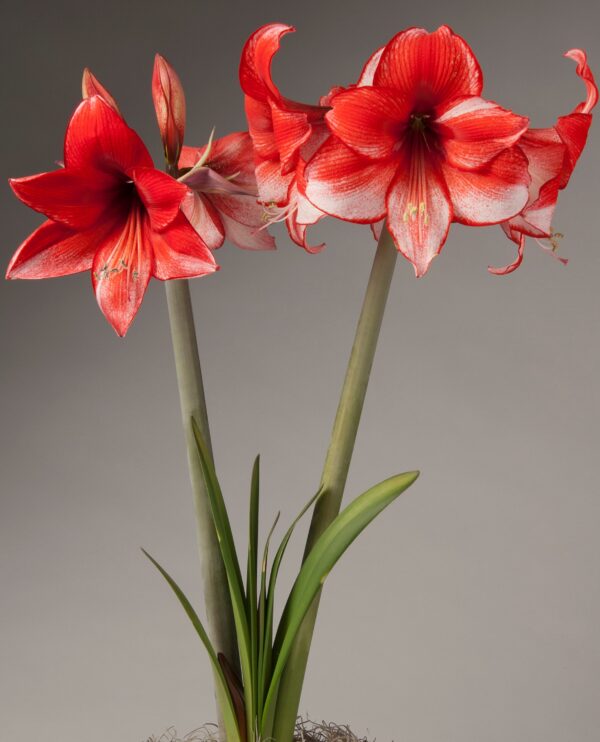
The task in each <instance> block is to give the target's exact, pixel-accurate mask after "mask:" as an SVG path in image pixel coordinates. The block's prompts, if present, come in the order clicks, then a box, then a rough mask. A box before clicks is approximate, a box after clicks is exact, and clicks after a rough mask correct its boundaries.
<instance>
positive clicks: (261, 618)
mask: <svg viewBox="0 0 600 742" xmlns="http://www.w3.org/2000/svg"><path fill="white" fill-rule="evenodd" d="M280 515H281V513H277V515H276V516H275V521H274V522H273V525H272V526H271V530H270V531H269V533H268V535H267V540H266V541H265V547H264V551H263V558H262V562H261V566H260V593H259V597H258V681H257V686H258V693H257V697H256V713H257V716H258V717H259V718H260V715H261V713H262V705H263V700H264V695H265V692H266V687H265V686H266V682H265V676H266V675H267V673H269V672H270V665H269V663H270V650H271V635H272V631H271V633H270V634H269V637H268V641H266V639H267V636H266V633H267V632H266V604H267V566H268V562H269V546H270V545H271V538H272V536H273V532H274V531H275V526H276V525H277V521H278V520H279V516H280ZM267 648H268V650H269V652H268V653H267Z"/></svg>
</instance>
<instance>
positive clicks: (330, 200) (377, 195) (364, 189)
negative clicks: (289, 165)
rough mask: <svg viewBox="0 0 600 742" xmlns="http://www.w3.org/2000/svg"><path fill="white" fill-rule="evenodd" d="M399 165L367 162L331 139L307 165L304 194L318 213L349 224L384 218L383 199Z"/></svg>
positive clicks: (334, 138) (391, 162)
mask: <svg viewBox="0 0 600 742" xmlns="http://www.w3.org/2000/svg"><path fill="white" fill-rule="evenodd" d="M397 168H398V162H397V161H396V160H393V159H390V160H388V161H376V162H373V161H372V160H368V159H367V158H365V157H361V156H360V155H358V154H356V153H355V152H354V151H353V150H351V149H349V148H348V147H346V145H345V144H343V142H341V141H340V140H339V139H337V138H336V137H331V138H330V139H328V140H327V141H326V142H325V144H323V146H322V147H321V148H320V149H319V150H318V151H317V153H316V155H315V156H314V157H313V158H312V160H311V161H310V162H309V163H308V165H307V166H306V172H305V177H306V195H307V197H308V198H309V200H310V201H311V202H312V203H313V204H314V205H315V206H316V207H317V208H318V209H320V210H321V211H324V212H325V213H327V214H330V215H331V216H337V217H339V218H340V219H345V220H347V221H351V222H361V223H368V222H373V221H377V220H378V219H381V218H382V217H383V216H384V215H385V210H386V207H385V197H386V193H387V190H388V187H389V185H390V182H391V180H392V178H393V177H394V173H395V172H396V169H397Z"/></svg>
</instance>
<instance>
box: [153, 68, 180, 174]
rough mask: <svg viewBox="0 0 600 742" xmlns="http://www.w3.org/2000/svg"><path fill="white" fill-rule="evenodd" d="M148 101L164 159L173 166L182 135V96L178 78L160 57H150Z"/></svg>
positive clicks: (176, 158) (178, 151)
mask: <svg viewBox="0 0 600 742" xmlns="http://www.w3.org/2000/svg"><path fill="white" fill-rule="evenodd" d="M152 100H153V101H154V110H155V111H156V120H157V121H158V128H159V129H160V136H161V138H162V142H163V147H164V149H165V160H166V161H167V163H168V164H169V165H175V164H176V163H177V160H178V159H179V153H180V152H181V147H182V146H183V138H184V135H185V94H184V92H183V86H182V84H181V81H180V79H179V76H178V75H177V73H176V72H175V70H174V69H173V67H171V65H170V64H169V63H168V62H167V60H166V59H165V58H164V57H161V55H160V54H157V55H156V57H155V58H154V70H153V73H152Z"/></svg>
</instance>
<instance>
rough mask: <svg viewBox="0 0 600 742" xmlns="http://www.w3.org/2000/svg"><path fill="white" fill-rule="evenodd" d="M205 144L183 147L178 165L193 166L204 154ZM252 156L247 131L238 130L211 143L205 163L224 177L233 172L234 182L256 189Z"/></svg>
mask: <svg viewBox="0 0 600 742" xmlns="http://www.w3.org/2000/svg"><path fill="white" fill-rule="evenodd" d="M207 146H208V145H204V147H197V148H196V147H183V149H182V151H181V157H180V158H179V167H180V168H185V167H193V166H194V165H195V164H196V163H197V162H198V160H200V158H201V157H202V156H203V155H204V154H205V152H206V148H207ZM254 157H255V155H254V147H253V146H252V139H251V138H250V135H249V134H248V132H247V131H238V132H234V133H233V134H228V135H227V136H224V137H221V138H220V139H215V140H214V141H213V142H212V143H211V145H210V152H209V154H208V159H207V160H206V162H205V165H206V167H209V168H210V169H211V170H214V171H215V172H217V173H219V175H222V176H224V177H226V178H228V177H231V176H232V175H234V174H235V176H236V177H235V182H236V183H238V184H243V185H245V186H246V187H247V188H248V187H252V188H254V189H256V176H255V174H254Z"/></svg>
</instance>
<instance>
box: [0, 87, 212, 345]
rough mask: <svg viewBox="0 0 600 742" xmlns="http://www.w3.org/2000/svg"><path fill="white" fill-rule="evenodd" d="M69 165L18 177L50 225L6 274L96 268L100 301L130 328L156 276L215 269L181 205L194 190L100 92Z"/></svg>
mask: <svg viewBox="0 0 600 742" xmlns="http://www.w3.org/2000/svg"><path fill="white" fill-rule="evenodd" d="M64 165H65V167H64V169H61V170H56V171H54V172H50V173H42V174H41V175H33V176H31V177H28V178H18V179H15V180H11V186H12V188H13V190H14V192H15V193H16V195H17V196H18V197H19V198H20V199H21V201H23V202H24V203H25V204H27V205H28V206H30V207H31V208H32V209H35V210H36V211H40V212H42V213H43V214H45V215H46V216H47V217H49V218H48V221H46V222H44V223H43V224H42V225H41V227H39V228H38V229H37V230H36V231H35V232H34V233H33V234H32V235H30V237H28V238H27V239H26V240H25V242H24V243H23V244H22V245H21V247H20V248H19V249H18V250H17V252H16V253H15V255H14V256H13V258H12V260H11V261H10V264H9V266H8V271H7V274H6V276H7V278H51V277H55V276H64V275H67V274H71V273H79V272H81V271H87V270H91V272H92V284H93V288H94V292H95V294H96V299H97V300H98V304H99V305H100V308H101V309H102V311H103V313H104V314H105V316H106V318H107V319H108V321H109V322H110V323H111V325H112V326H113V327H114V329H115V330H116V332H117V333H118V334H119V335H121V336H122V335H125V333H126V332H127V329H128V327H129V325H130V324H131V322H132V321H133V318H134V317H135V314H136V312H137V310H138V308H139V306H140V304H141V301H142V298H143V296H144V293H145V291H146V287H147V285H148V281H149V280H150V277H151V276H154V277H155V278H158V279H160V280H166V279H171V278H188V277H193V276H203V275H205V274H207V273H212V272H214V271H215V270H216V264H215V261H214V258H213V256H212V254H211V252H210V250H209V249H208V248H207V247H206V245H205V244H204V242H203V241H202V240H201V239H200V237H199V236H198V234H197V233H196V231H195V230H194V229H193V228H192V227H191V225H190V224H189V222H188V221H187V219H186V218H185V216H184V215H183V213H182V212H181V210H180V204H181V201H182V199H183V198H184V197H185V195H186V193H187V189H186V187H185V186H184V185H183V184H182V183H178V182H177V181H176V180H174V179H173V178H171V177H170V176H168V175H166V174H164V173H162V172H160V171H159V170H156V169H155V168H154V167H153V164H152V158H151V157H150V154H149V153H148V150H147V149H146V147H145V145H144V143H143V142H142V140H141V139H140V138H139V136H138V135H137V134H136V133H135V132H134V131H133V130H132V129H130V128H129V127H128V126H127V124H126V123H125V122H124V121H123V119H122V118H121V117H120V116H119V115H118V114H117V113H116V112H115V111H114V110H113V109H112V108H111V107H110V106H109V105H108V104H107V103H106V102H105V101H104V100H103V99H102V98H101V97H99V96H97V95H95V96H93V97H91V98H88V99H86V100H84V101H83V102H82V103H81V104H80V105H79V107H78V108H77V110H76V111H75V113H74V114H73V116H72V118H71V120H70V122H69V125H68V127H67V132H66V136H65V145H64Z"/></svg>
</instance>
